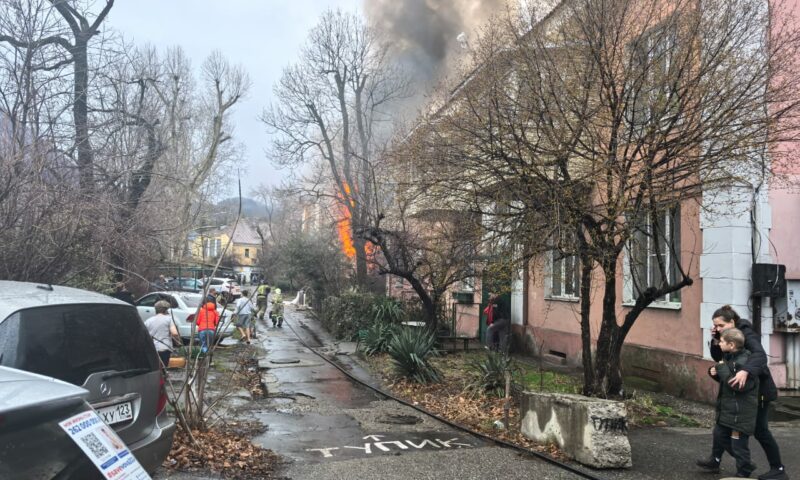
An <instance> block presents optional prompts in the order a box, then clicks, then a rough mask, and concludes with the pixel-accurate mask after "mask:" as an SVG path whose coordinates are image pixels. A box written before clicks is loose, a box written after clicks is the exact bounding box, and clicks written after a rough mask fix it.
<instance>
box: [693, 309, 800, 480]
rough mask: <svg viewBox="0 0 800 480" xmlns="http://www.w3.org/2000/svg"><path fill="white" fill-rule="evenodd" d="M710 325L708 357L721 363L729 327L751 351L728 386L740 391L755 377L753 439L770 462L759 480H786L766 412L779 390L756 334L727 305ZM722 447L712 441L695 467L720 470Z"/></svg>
mask: <svg viewBox="0 0 800 480" xmlns="http://www.w3.org/2000/svg"><path fill="white" fill-rule="evenodd" d="M712 321H713V326H712V327H711V335H712V340H711V358H713V359H714V360H716V361H719V360H722V349H721V348H720V346H719V338H720V334H721V333H722V332H723V331H725V330H727V329H730V328H737V329H739V330H741V332H742V333H743V334H744V337H745V343H744V348H745V349H746V350H748V351H749V352H750V357H749V358H748V359H747V362H745V363H744V365H742V366H741V369H740V370H739V371H737V372H736V374H735V375H734V376H733V378H731V379H730V380H729V381H728V383H729V384H730V385H731V386H732V387H734V388H741V387H742V386H743V385H744V384H745V383H746V381H747V378H748V377H750V376H753V377H758V380H759V387H758V411H757V416H756V428H755V432H754V434H753V436H754V437H755V438H756V440H758V443H759V444H760V445H761V448H763V449H764V453H765V454H766V456H767V461H769V466H770V470H769V471H768V472H767V473H764V474H762V475H759V477H758V478H759V480H784V479H787V478H789V477H788V476H787V475H786V471H785V468H784V466H783V462H782V461H781V452H780V448H778V443H777V442H776V441H775V438H774V437H773V436H772V433H771V432H770V431H769V424H768V412H769V402H771V401H773V400H776V399H777V398H778V388H777V387H776V386H775V381H774V380H772V375H771V374H770V371H769V367H768V366H767V354H766V352H764V348H763V347H762V346H761V339H760V337H759V335H758V334H757V333H756V332H755V331H754V330H753V326H752V324H751V323H750V322H748V321H747V320H744V319H742V318H740V317H739V315H738V314H737V313H736V311H735V310H734V309H733V308H731V307H730V306H729V305H725V306H724V307H721V308H719V309H717V310H716V311H715V312H714V314H713V316H712ZM724 450H725V448H724V446H723V445H721V444H720V443H719V442H717V441H716V439H715V441H714V445H713V447H712V450H711V457H709V458H706V459H701V460H698V461H697V465H699V466H700V467H702V468H704V469H706V470H709V471H719V461H720V459H721V458H722V452H724Z"/></svg>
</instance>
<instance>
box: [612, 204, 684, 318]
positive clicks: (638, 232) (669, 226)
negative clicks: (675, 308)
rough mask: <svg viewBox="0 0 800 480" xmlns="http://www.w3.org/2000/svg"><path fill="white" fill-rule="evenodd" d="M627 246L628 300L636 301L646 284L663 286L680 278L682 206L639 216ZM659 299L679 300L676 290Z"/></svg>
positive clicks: (679, 293)
mask: <svg viewBox="0 0 800 480" xmlns="http://www.w3.org/2000/svg"><path fill="white" fill-rule="evenodd" d="M634 221H635V222H636V227H635V232H634V234H633V238H632V240H631V242H630V245H629V248H628V257H629V258H628V259H627V262H626V263H627V267H628V268H627V269H626V272H625V274H626V276H627V278H626V283H627V284H628V287H627V288H626V297H627V298H626V299H625V300H626V301H627V302H633V301H635V300H636V298H637V297H638V296H639V295H640V294H641V293H642V292H643V291H644V290H646V289H647V288H650V287H655V288H661V287H663V286H665V285H669V284H675V283H677V282H678V280H679V275H680V273H679V263H678V262H680V251H681V243H680V242H681V217H680V207H679V206H675V207H672V208H668V209H664V210H662V211H660V212H658V213H656V214H650V213H648V214H645V215H642V216H640V217H639V218H637V219H634ZM656 301H657V302H660V303H670V304H680V301H681V292H680V290H677V291H675V292H672V293H668V294H666V295H663V296H661V297H659V298H658V299H657V300H656Z"/></svg>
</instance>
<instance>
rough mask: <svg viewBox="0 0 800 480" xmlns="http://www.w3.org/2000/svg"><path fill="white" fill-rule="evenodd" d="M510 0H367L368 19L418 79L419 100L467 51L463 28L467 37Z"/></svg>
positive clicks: (365, 1)
mask: <svg viewBox="0 0 800 480" xmlns="http://www.w3.org/2000/svg"><path fill="white" fill-rule="evenodd" d="M504 5H505V0H364V11H365V12H366V15H367V18H368V20H369V22H370V23H371V24H372V25H373V26H374V27H376V28H377V29H378V30H380V31H381V32H382V33H383V34H384V35H385V36H386V40H388V41H389V43H390V45H391V46H392V48H393V51H392V54H393V55H394V57H395V60H396V61H397V63H398V64H399V65H400V66H401V67H402V68H403V69H404V70H405V71H406V72H407V73H408V74H410V75H411V77H412V78H413V80H414V84H415V86H416V90H417V92H416V93H417V95H415V98H414V99H413V100H412V103H417V102H419V99H420V98H421V95H424V94H425V93H426V90H428V89H430V88H431V87H432V86H433V85H434V84H436V82H438V81H440V80H442V79H443V77H444V76H445V75H447V74H449V73H451V72H452V71H453V70H454V68H455V67H456V66H457V65H458V63H459V61H461V60H463V59H464V58H465V57H466V52H465V51H464V48H463V46H462V42H460V41H459V40H458V36H459V34H461V33H462V32H464V33H466V38H467V41H468V42H469V39H474V38H475V35H476V31H477V29H478V28H480V26H481V25H482V24H483V23H484V22H486V21H488V20H489V18H490V17H491V16H492V14H495V13H500V10H501V9H502V8H504Z"/></svg>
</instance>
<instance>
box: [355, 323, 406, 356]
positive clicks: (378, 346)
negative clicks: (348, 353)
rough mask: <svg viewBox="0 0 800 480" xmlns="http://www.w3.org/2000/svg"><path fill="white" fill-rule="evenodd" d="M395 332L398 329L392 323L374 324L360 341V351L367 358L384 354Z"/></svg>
mask: <svg viewBox="0 0 800 480" xmlns="http://www.w3.org/2000/svg"><path fill="white" fill-rule="evenodd" d="M397 330H398V327H397V325H396V324H394V323H387V322H376V323H374V324H373V325H371V326H370V327H369V328H367V329H366V330H365V335H364V337H363V338H362V339H361V351H362V352H364V354H365V355H368V356H369V355H375V354H376V353H384V352H386V351H387V350H388V348H389V342H390V341H391V340H392V338H394V335H395V334H396V333H397Z"/></svg>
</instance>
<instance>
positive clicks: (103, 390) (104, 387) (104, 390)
mask: <svg viewBox="0 0 800 480" xmlns="http://www.w3.org/2000/svg"><path fill="white" fill-rule="evenodd" d="M100 393H101V394H102V395H103V396H104V397H107V396H109V395H111V388H109V386H108V384H107V383H105V382H103V383H101V384H100Z"/></svg>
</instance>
